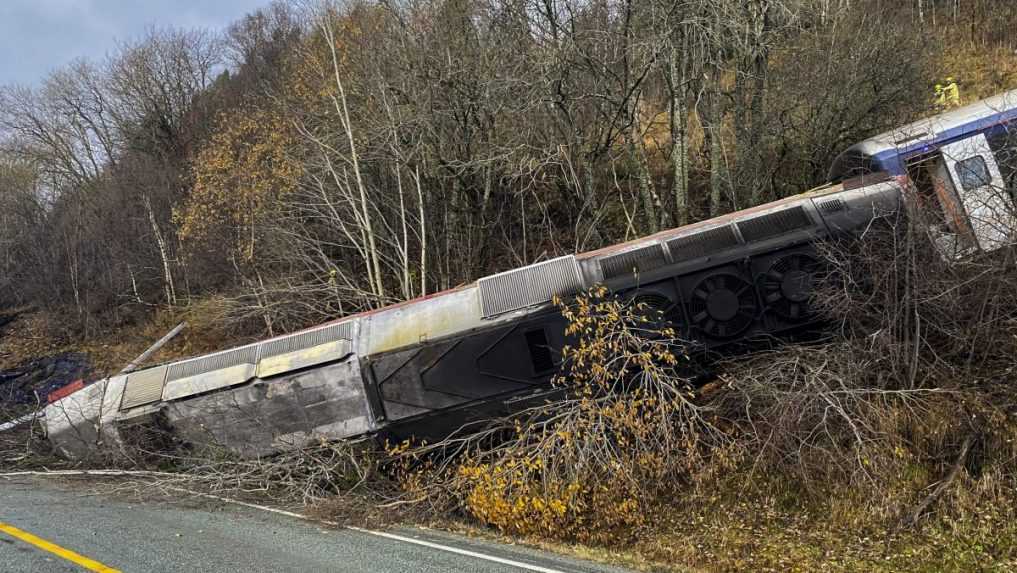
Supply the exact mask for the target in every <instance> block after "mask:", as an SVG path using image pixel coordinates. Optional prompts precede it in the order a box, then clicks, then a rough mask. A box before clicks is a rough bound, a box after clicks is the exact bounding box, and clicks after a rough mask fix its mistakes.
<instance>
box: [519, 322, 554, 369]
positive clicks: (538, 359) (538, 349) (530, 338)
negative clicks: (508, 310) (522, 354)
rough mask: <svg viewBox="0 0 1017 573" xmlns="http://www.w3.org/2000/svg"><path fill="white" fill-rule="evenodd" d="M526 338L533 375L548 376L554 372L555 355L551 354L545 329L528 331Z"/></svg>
mask: <svg viewBox="0 0 1017 573" xmlns="http://www.w3.org/2000/svg"><path fill="white" fill-rule="evenodd" d="M525 336H526V347H527V348H528V349H529V351H530V362H531V363H532V364H533V374H534V375H540V374H547V373H548V372H550V371H552V370H554V355H552V354H551V347H550V345H548V343H547V333H546V332H544V329H543V328H541V329H537V330H530V331H527V332H526V333H525Z"/></svg>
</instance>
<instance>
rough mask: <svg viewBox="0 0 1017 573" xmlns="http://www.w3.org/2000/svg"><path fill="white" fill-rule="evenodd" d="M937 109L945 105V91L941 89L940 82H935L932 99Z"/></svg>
mask: <svg viewBox="0 0 1017 573" xmlns="http://www.w3.org/2000/svg"><path fill="white" fill-rule="evenodd" d="M934 103H935V105H936V108H937V109H943V108H945V107H946V92H944V91H943V85H942V84H936V99H935V100H934Z"/></svg>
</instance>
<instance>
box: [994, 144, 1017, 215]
mask: <svg viewBox="0 0 1017 573" xmlns="http://www.w3.org/2000/svg"><path fill="white" fill-rule="evenodd" d="M989 147H991V148H992V153H993V155H995V156H996V164H997V165H999V173H1000V175H1002V176H1003V183H1004V185H1006V189H1007V192H1008V193H1009V194H1010V198H1011V199H1013V200H1015V201H1017V133H1013V132H1011V131H1009V130H1006V131H1003V132H1002V133H998V134H996V135H993V136H992V137H989Z"/></svg>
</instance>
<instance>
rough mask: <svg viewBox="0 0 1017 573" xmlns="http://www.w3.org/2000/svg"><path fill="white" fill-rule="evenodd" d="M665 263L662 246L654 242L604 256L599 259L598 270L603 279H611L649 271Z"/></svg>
mask: <svg viewBox="0 0 1017 573" xmlns="http://www.w3.org/2000/svg"><path fill="white" fill-rule="evenodd" d="M666 264H667V259H665V258H664V249H663V247H661V246H660V245H659V244H655V245H647V246H645V247H641V248H639V249H635V250H632V251H628V252H625V253H618V254H617V255H610V256H607V257H604V258H603V259H600V270H601V271H602V272H603V273H604V278H605V279H613V278H616V277H620V276H632V275H633V274H635V273H642V272H646V271H650V270H653V269H656V268H660V267H662V266H664V265H666Z"/></svg>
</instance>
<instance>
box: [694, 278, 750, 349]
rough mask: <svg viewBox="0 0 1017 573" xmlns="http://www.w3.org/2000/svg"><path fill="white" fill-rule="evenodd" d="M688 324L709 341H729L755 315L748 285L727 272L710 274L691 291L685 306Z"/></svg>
mask: <svg viewBox="0 0 1017 573" xmlns="http://www.w3.org/2000/svg"><path fill="white" fill-rule="evenodd" d="M688 307H689V317H690V318H691V320H692V324H693V325H695V326H696V328H698V329H699V330H701V331H703V332H704V333H705V334H706V335H708V336H710V337H713V338H731V337H734V336H738V335H739V334H741V333H742V332H745V330H746V329H747V328H749V326H751V325H752V321H753V320H754V319H755V316H756V295H755V293H754V292H753V290H752V285H751V284H749V283H748V282H747V281H745V280H744V279H742V278H741V277H739V276H737V275H734V274H730V273H718V274H714V275H710V276H708V277H706V278H704V279H703V280H701V281H699V284H697V285H696V287H695V288H694V289H692V296H691V297H690V300H689V303H688Z"/></svg>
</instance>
